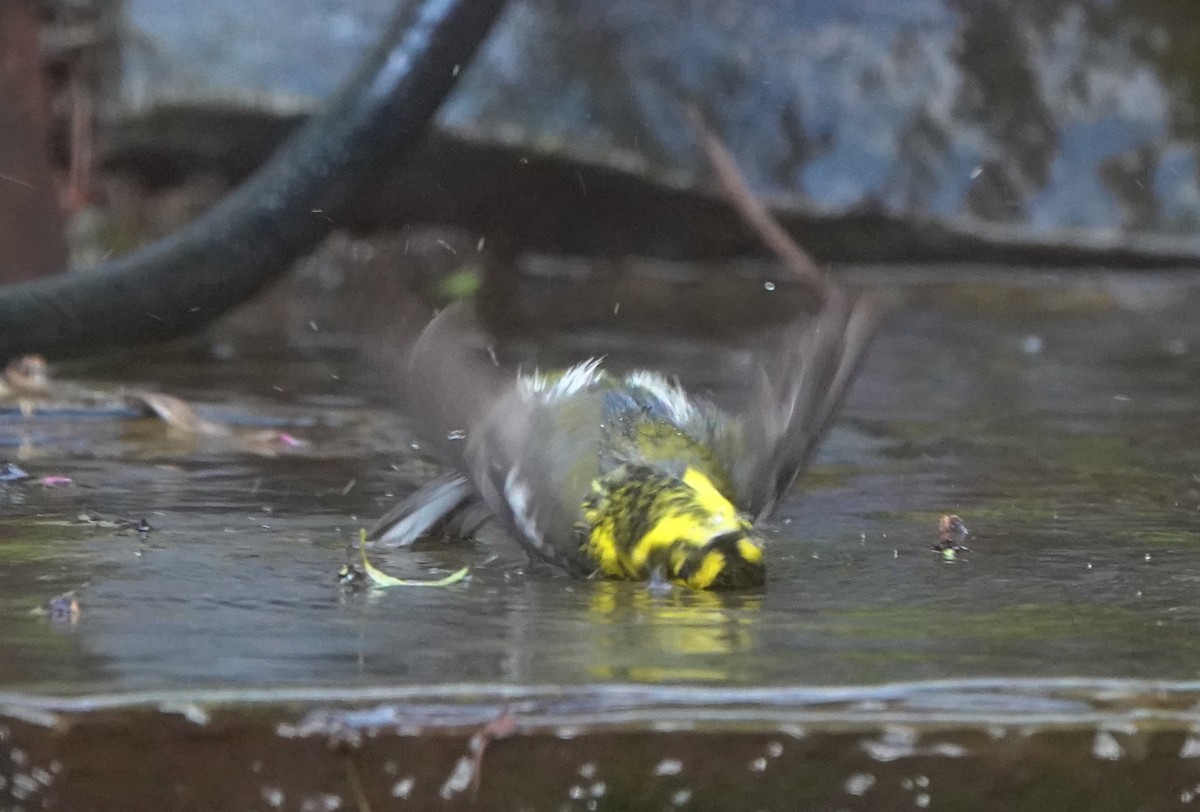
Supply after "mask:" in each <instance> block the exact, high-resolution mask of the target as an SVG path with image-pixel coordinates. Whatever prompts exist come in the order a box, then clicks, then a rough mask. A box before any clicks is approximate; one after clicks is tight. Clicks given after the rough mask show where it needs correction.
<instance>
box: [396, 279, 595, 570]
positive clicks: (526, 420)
mask: <svg viewBox="0 0 1200 812" xmlns="http://www.w3.org/2000/svg"><path fill="white" fill-rule="evenodd" d="M594 374H595V366H594V365H590V366H589V365H586V364H585V365H580V366H579V367H576V368H573V369H572V370H570V371H568V372H567V373H566V374H565V375H564V376H563V377H562V378H561V379H559V380H558V382H557V383H555V384H554V385H547V387H546V391H544V392H542V391H539V390H538V389H537V382H536V378H534V379H528V378H525V379H522V378H520V377H518V376H516V375H514V374H513V373H512V370H507V369H502V368H501V367H500V366H499V364H498V362H497V361H496V360H495V354H494V352H493V351H492V349H491V339H490V337H489V336H488V334H487V332H486V331H485V330H484V329H483V328H482V326H481V325H480V324H479V322H478V319H477V317H476V316H475V313H474V310H473V308H472V307H471V305H470V304H469V303H456V304H454V305H451V306H450V307H448V308H446V309H445V310H443V311H442V312H441V313H439V314H438V315H437V316H436V317H435V318H434V319H433V321H431V322H430V323H429V325H428V326H427V327H426V328H425V330H424V331H423V332H422V333H421V336H420V338H418V339H417V342H416V344H415V345H414V347H413V351H412V354H411V356H410V358H409V363H408V370H407V375H406V378H405V389H406V400H407V401H408V413H409V414H410V415H411V416H412V417H413V419H414V420H415V421H416V423H417V430H418V433H419V434H420V436H422V437H423V438H425V439H426V441H427V442H428V443H430V444H431V445H432V446H433V448H434V449H435V450H437V451H438V453H439V454H440V456H441V457H442V458H443V460H444V461H445V462H446V463H447V464H449V465H450V466H451V467H452V468H453V469H454V470H455V471H456V472H458V473H459V474H460V475H462V477H463V478H464V480H465V481H466V482H467V483H469V486H470V488H471V490H472V495H473V498H474V499H476V500H478V501H482V503H483V504H485V505H486V506H487V507H488V508H489V509H490V510H491V512H492V513H493V514H494V515H495V517H496V518H497V519H498V520H499V521H500V523H501V524H502V525H503V526H504V527H505V528H506V529H507V530H508V531H509V532H510V533H512V535H514V536H515V537H516V538H517V539H518V540H520V541H521V542H522V543H523V544H524V545H525V547H526V549H528V550H529V552H530V553H532V554H533V555H534V556H535V557H537V558H540V559H543V560H546V561H550V562H551V563H553V564H556V565H558V566H560V567H564V568H566V569H568V570H571V571H574V572H580V573H586V572H588V571H590V566H589V565H588V564H587V562H586V561H584V560H583V559H582V557H581V554H580V553H579V551H578V549H577V545H576V544H575V543H574V519H575V516H574V512H573V510H572V508H576V509H577V505H578V504H579V503H580V502H581V501H582V498H583V496H584V495H585V494H586V486H587V484H588V483H590V482H591V480H592V478H594V476H595V473H594V471H588V472H584V471H580V472H571V471H568V470H566V466H565V465H564V463H563V461H564V460H571V459H581V460H585V461H587V460H590V461H591V463H590V464H591V466H592V467H593V468H594V467H595V464H596V463H595V458H596V454H595V453H592V454H590V455H589V454H586V453H584V454H578V453H577V452H578V451H579V449H578V448H568V447H566V444H567V443H569V442H570V438H571V437H572V436H573V435H574V434H576V433H575V432H572V431H570V430H569V429H564V426H563V420H564V419H568V420H569V419H570V417H567V416H564V412H565V411H567V410H563V409H559V408H557V406H558V405H559V404H556V403H555V402H554V400H555V397H556V396H557V395H558V394H559V393H564V392H566V390H567V389H569V388H571V387H573V386H575V385H576V384H578V385H579V387H580V388H586V386H587V385H588V383H589V380H590V376H592V375H594ZM531 380H532V381H533V383H531ZM580 419H582V418H580ZM588 422H589V423H590V424H592V425H594V424H595V423H596V422H597V421H596V420H591V421H588ZM574 480H578V482H574ZM575 491H578V496H577V497H572V498H570V499H569V500H568V501H569V502H570V503H571V504H568V502H567V501H563V500H562V499H559V498H558V497H560V496H562V495H564V494H571V493H574V492H575ZM450 498H451V497H450V496H447V500H448V501H447V504H449V500H450ZM462 505H469V501H464V502H463V503H462ZM454 509H456V508H454Z"/></svg>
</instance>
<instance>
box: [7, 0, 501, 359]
mask: <svg viewBox="0 0 1200 812" xmlns="http://www.w3.org/2000/svg"><path fill="white" fill-rule="evenodd" d="M503 5H504V0H416V2H411V3H406V4H405V11H404V12H403V13H401V14H399V15H397V19H395V20H394V21H393V23H392V24H391V26H390V27H389V29H388V31H387V33H386V34H385V35H384V37H383V38H382V40H381V43H380V45H379V46H378V48H377V49H376V51H375V52H374V53H373V54H372V55H371V56H370V57H369V58H368V59H367V60H366V61H365V62H364V65H363V67H362V69H361V70H360V71H359V73H358V75H357V78H356V79H354V80H352V81H351V83H350V85H349V86H348V89H347V90H346V91H345V92H343V93H342V94H341V96H340V97H339V98H338V100H337V101H336V102H334V103H333V104H332V105H331V107H330V109H329V110H328V111H327V112H325V113H324V114H322V115H321V116H319V117H317V118H315V119H314V120H313V121H311V122H310V123H308V124H307V125H306V126H305V127H304V128H303V129H302V130H300V131H299V132H298V133H296V134H295V135H294V136H293V137H292V138H290V139H289V140H288V141H287V142H286V143H285V144H284V145H283V146H282V147H280V149H279V151H278V152H277V153H276V154H275V155H274V156H273V157H272V158H271V159H270V160H269V161H268V162H267V163H266V164H265V165H264V166H263V167H262V168H261V169H260V170H258V172H257V173H255V174H254V175H253V176H252V177H251V178H249V179H248V180H247V181H246V182H245V183H244V184H242V185H241V186H240V187H239V188H238V189H236V190H234V191H233V192H232V193H231V194H230V195H229V196H228V197H226V198H225V199H223V200H222V201H221V202H220V203H218V204H217V205H216V206H214V207H213V208H212V209H211V210H210V211H208V212H207V213H205V214H204V215H203V216H201V217H199V218H198V219H197V220H196V221H194V222H193V223H191V224H189V225H187V226H185V227H184V228H182V229H180V230H179V231H177V232H175V233H173V234H171V235H170V236H168V237H166V238H164V239H162V240H159V241H158V242H155V243H152V244H150V245H148V246H146V247H144V248H142V249H140V250H138V251H136V252H134V253H133V254H130V255H129V256H127V257H123V258H121V259H118V260H115V261H113V262H109V263H106V264H104V265H102V266H100V267H98V268H95V269H92V270H87V271H81V272H77V273H70V274H65V275H61V276H54V277H49V278H45V279H39V280H36V281H33V282H27V283H21V284H16V285H9V286H4V287H0V362H3V361H5V360H7V359H10V358H13V357H15V356H17V355H20V354H22V353H27V352H39V353H42V354H44V355H48V356H54V357H63V356H70V355H83V354H89V353H97V352H103V351H106V350H109V349H112V348H115V347H119V346H125V345H130V344H133V343H137V342H145V341H154V340H161V339H167V338H172V337H174V336H178V335H182V334H185V333H188V332H190V331H193V330H195V329H197V328H199V327H201V326H203V325H204V324H207V323H208V322H210V321H212V320H213V319H214V318H216V317H217V316H219V315H220V314H222V313H224V312H225V311H226V310H228V309H229V308H230V307H232V306H234V305H236V304H239V303H241V302H244V301H246V300H247V299H249V298H250V297H251V296H252V295H253V294H254V293H255V292H256V291H258V290H259V289H261V288H262V287H263V286H264V285H266V284H267V283H268V282H270V281H272V280H274V279H275V278H277V277H278V276H280V275H281V274H282V273H283V272H284V271H286V270H287V269H288V268H289V267H290V266H291V264H292V262H293V261H294V260H295V259H296V258H297V257H299V256H300V255H302V254H303V253H305V252H306V251H309V250H311V249H312V248H313V247H314V246H315V245H316V244H317V242H318V241H319V240H321V238H323V237H324V236H325V235H326V234H327V233H328V232H329V230H330V228H332V226H333V221H335V220H336V219H337V217H338V215H339V213H340V212H341V210H342V209H343V208H344V207H345V206H346V205H347V204H348V203H349V202H350V201H351V199H352V198H353V196H354V195H355V193H356V192H357V191H358V190H359V188H360V187H362V186H364V185H365V184H366V182H368V181H370V180H372V179H374V178H375V177H376V176H377V175H379V174H380V173H381V171H382V169H383V168H384V167H385V166H389V165H394V163H395V161H396V160H397V157H398V156H399V155H400V154H402V153H407V152H411V151H412V149H413V147H414V146H416V144H417V142H418V140H419V139H420V136H421V135H422V134H423V133H424V132H425V130H426V129H427V127H428V125H429V123H430V121H431V119H432V118H433V115H434V113H435V112H436V111H437V109H438V107H439V105H440V104H441V103H442V101H443V100H444V99H445V98H446V96H447V95H448V94H449V93H450V90H451V89H452V88H453V87H454V84H455V81H456V80H457V78H458V75H459V73H460V72H461V70H462V69H463V68H465V66H466V64H467V63H468V61H469V60H470V59H471V57H472V55H473V54H474V53H475V50H476V48H477V47H478V46H479V44H480V43H481V42H482V41H483V39H484V37H485V36H486V34H487V32H488V30H489V28H490V27H491V25H492V23H493V21H494V20H495V18H496V17H497V15H498V14H499V12H500V10H501V8H502V7H503Z"/></svg>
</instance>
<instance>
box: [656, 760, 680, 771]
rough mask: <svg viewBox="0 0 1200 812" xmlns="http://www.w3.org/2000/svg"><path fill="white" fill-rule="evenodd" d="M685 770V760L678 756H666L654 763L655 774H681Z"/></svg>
mask: <svg viewBox="0 0 1200 812" xmlns="http://www.w3.org/2000/svg"><path fill="white" fill-rule="evenodd" d="M681 772H683V762H682V761H680V760H679V759H677V758H664V759H663V760H662V761H660V762H658V763H657V764H655V765H654V774H655V775H679V774H680V773H681Z"/></svg>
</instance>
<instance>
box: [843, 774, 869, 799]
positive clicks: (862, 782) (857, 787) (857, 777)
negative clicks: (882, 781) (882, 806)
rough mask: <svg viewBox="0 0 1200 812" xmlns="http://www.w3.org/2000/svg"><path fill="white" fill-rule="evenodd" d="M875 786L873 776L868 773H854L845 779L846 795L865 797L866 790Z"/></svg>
mask: <svg viewBox="0 0 1200 812" xmlns="http://www.w3.org/2000/svg"><path fill="white" fill-rule="evenodd" d="M873 786H875V776H873V775H870V774H868V773H855V774H854V775H852V776H850V777H849V778H847V779H846V783H845V788H846V794H847V795H866V794H867V790H869V789H871V787H873Z"/></svg>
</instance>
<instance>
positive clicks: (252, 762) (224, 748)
mask: <svg viewBox="0 0 1200 812" xmlns="http://www.w3.org/2000/svg"><path fill="white" fill-rule="evenodd" d="M1198 700H1200V683H1164V682H1144V681H1128V680H1051V681H1041V680H1015V681H1014V680H967V681H945V682H921V683H904V684H894V685H883V686H869V687H846V688H820V687H811V688H803V687H802V688H754V689H735V688H711V689H710V688H693V687H682V686H681V687H658V686H645V685H642V686H639V685H602V686H577V687H562V686H544V687H536V686H534V687H515V686H505V685H486V684H480V685H448V686H436V687H434V686H411V687H402V688H393V687H380V688H368V689H355V690H341V689H337V688H330V689H320V688H314V689H280V690H256V691H238V690H228V691H197V692H156V693H145V694H114V695H91V696H76V697H53V696H38V695H31V694H17V693H9V694H0V801H2V803H3V808H5V809H13V810H21V809H89V810H130V809H300V810H308V809H311V810H333V809H360V810H363V809H385V808H388V809H390V808H414V809H427V808H482V809H536V810H540V809H589V810H590V809H671V808H687V809H894V808H928V809H966V808H970V809H980V810H990V809H996V810H1001V809H1003V810H1014V809H1089V810H1107V809H1114V810H1116V809H1122V810H1124V809H1133V808H1138V809H1173V808H1187V805H1188V804H1190V803H1191V802H1192V801H1193V800H1195V799H1196V798H1197V797H1198V796H1200V789H1197V784H1198V783H1200V702H1198Z"/></svg>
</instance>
